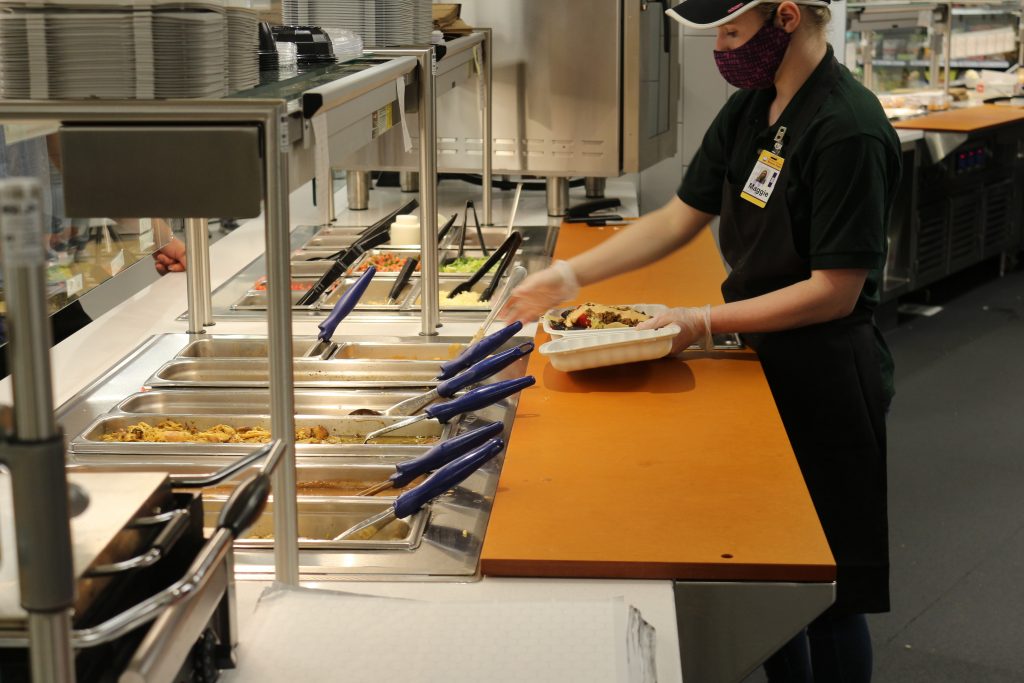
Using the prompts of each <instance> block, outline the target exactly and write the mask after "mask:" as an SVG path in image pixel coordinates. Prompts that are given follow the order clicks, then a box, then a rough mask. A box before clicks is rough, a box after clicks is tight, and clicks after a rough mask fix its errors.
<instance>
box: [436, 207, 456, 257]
mask: <svg viewBox="0 0 1024 683" xmlns="http://www.w3.org/2000/svg"><path fill="white" fill-rule="evenodd" d="M458 218H459V214H458V212H456V213H453V214H452V215H451V216H450V217H449V218H448V220H447V221H446V222H445V224H444V225H442V226H441V229H440V230H438V231H437V246H438V247H440V248H442V249H443V248H444V247H442V245H443V244H444V238H445V237H447V236H448V233H449V232H451V230H452V226H453V225H455V221H456V220H458Z"/></svg>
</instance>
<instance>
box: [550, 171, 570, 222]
mask: <svg viewBox="0 0 1024 683" xmlns="http://www.w3.org/2000/svg"><path fill="white" fill-rule="evenodd" d="M547 194H548V215H549V216H564V215H565V212H566V210H568V208H569V179H568V178H557V177H554V176H552V177H549V178H548V187H547Z"/></svg>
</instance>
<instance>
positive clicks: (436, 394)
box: [349, 341, 533, 417]
mask: <svg viewBox="0 0 1024 683" xmlns="http://www.w3.org/2000/svg"><path fill="white" fill-rule="evenodd" d="M531 351H533V342H532V341H530V342H525V343H523V344H520V345H519V346H514V347H512V348H511V349H507V350H505V351H502V352H501V353H499V354H496V355H494V356H491V357H490V358H484V359H483V360H481V361H477V362H476V363H474V364H473V365H472V366H470V367H469V368H468V369H466V370H464V371H462V372H460V373H459V374H457V375H455V376H454V377H452V378H451V379H446V380H443V381H442V382H441V383H440V384H438V385H437V386H436V387H434V388H433V389H431V390H430V391H427V392H425V393H422V394H418V395H416V396H411V397H409V398H407V399H405V400H403V401H400V402H398V403H396V404H395V405H393V406H391V407H390V408H388V409H387V410H385V411H383V412H378V411H376V410H371V409H369V408H359V409H357V410H354V411H352V412H351V413H349V415H385V416H392V417H393V416H405V415H415V414H416V413H417V412H419V411H420V410H422V409H423V408H424V407H426V406H428V405H430V404H431V403H433V402H434V401H437V400H438V399H441V398H452V397H454V396H455V394H456V393H458V392H459V391H461V390H463V389H465V388H466V387H468V386H471V385H473V384H479V383H480V382H482V381H484V380H485V379H487V378H488V377H491V376H493V375H496V374H498V373H499V372H501V371H502V370H504V369H505V368H507V367H508V366H509V365H512V363H515V362H516V361H517V360H519V359H520V358H522V357H523V356H526V355H529V354H530V352H531Z"/></svg>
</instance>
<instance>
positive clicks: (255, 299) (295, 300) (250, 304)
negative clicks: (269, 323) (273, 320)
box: [231, 278, 316, 311]
mask: <svg viewBox="0 0 1024 683" xmlns="http://www.w3.org/2000/svg"><path fill="white" fill-rule="evenodd" d="M296 279H298V278H296ZM315 284H316V280H309V286H310V288H312V287H313V285H315ZM307 291H308V290H307ZM305 295H306V292H305V291H302V292H299V291H295V290H292V308H295V309H298V310H303V311H309V310H313V308H315V306H316V304H309V305H306V306H300V305H299V299H301V298H302V297H304V296H305ZM231 308H232V309H233V310H236V311H265V310H267V292H266V291H263V290H258V289H250V290H249V291H248V292H246V293H245V296H243V297H242V298H241V299H239V300H238V301H236V302H235V303H233V304H231Z"/></svg>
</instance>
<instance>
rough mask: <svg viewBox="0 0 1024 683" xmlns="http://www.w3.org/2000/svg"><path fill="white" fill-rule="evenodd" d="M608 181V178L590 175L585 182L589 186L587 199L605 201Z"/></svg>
mask: <svg viewBox="0 0 1024 683" xmlns="http://www.w3.org/2000/svg"><path fill="white" fill-rule="evenodd" d="M606 180H607V179H606V178H595V177H594V176H589V175H588V176H587V177H586V179H585V181H584V182H586V185H587V199H604V188H605V182H606Z"/></svg>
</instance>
